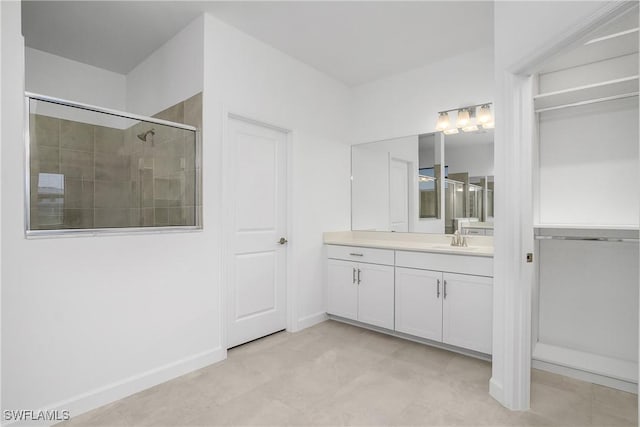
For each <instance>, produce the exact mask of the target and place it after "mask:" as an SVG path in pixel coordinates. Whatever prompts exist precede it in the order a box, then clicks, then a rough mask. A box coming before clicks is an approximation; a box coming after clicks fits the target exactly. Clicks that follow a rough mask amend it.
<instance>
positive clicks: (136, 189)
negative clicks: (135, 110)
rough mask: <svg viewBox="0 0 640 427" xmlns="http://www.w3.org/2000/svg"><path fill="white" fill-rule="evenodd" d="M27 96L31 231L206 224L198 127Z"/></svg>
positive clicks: (98, 229)
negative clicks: (202, 212)
mask: <svg viewBox="0 0 640 427" xmlns="http://www.w3.org/2000/svg"><path fill="white" fill-rule="evenodd" d="M25 99H26V108H27V110H28V119H29V120H28V128H27V129H25V133H26V203H27V207H26V208H27V209H26V219H25V220H26V232H27V235H31V234H34V235H37V234H58V233H70V232H90V233H95V232H100V231H111V232H113V231H132V230H136V229H137V230H145V231H149V230H153V229H158V230H165V229H167V228H174V229H190V228H191V229H196V228H200V212H199V208H200V206H201V203H200V200H198V198H199V197H198V194H199V182H198V176H199V175H198V174H199V168H200V163H199V162H200V160H199V157H200V156H199V154H198V131H197V129H196V128H195V127H193V126H188V125H185V124H182V123H173V122H169V121H165V120H160V119H155V118H152V117H143V116H138V115H134V114H129V113H123V112H118V111H114V110H109V109H105V108H100V107H95V106H89V105H85V104H79V103H75V102H70V101H64V100H59V99H55V98H51V97H47V96H42V95H35V94H26V96H25Z"/></svg>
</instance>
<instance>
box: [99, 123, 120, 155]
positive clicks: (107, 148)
mask: <svg viewBox="0 0 640 427" xmlns="http://www.w3.org/2000/svg"><path fill="white" fill-rule="evenodd" d="M94 132H95V133H94V140H95V151H96V152H99V153H116V154H120V155H123V154H127V153H126V149H125V144H124V131H122V130H120V129H114V128H109V127H105V126H96V127H95V131H94Z"/></svg>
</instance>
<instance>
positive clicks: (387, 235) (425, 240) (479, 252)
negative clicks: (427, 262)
mask: <svg viewBox="0 0 640 427" xmlns="http://www.w3.org/2000/svg"><path fill="white" fill-rule="evenodd" d="M466 238H467V244H468V247H457V246H451V235H450V234H448V235H447V234H426V233H393V232H388V231H333V232H326V233H324V243H325V244H327V245H340V246H360V247H367V248H380V249H394V250H400V251H414V252H435V253H442V254H456V255H472V256H482V257H493V237H491V236H466Z"/></svg>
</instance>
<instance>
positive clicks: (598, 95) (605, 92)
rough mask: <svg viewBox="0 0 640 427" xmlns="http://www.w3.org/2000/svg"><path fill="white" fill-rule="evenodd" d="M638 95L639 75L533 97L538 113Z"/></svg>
mask: <svg viewBox="0 0 640 427" xmlns="http://www.w3.org/2000/svg"><path fill="white" fill-rule="evenodd" d="M632 96H638V76H637V75H635V76H629V77H623V78H620V79H615V80H608V81H605V82H598V83H594V84H590V85H585V86H578V87H574V88H569V89H563V90H558V91H554V92H547V93H541V94H539V95H536V96H534V97H533V102H534V106H535V111H536V113H542V112H544V111H551V110H558V109H561V108H566V107H577V106H579V105H587V104H593V103H596V102H602V101H609V100H613V99H622V98H629V97H632Z"/></svg>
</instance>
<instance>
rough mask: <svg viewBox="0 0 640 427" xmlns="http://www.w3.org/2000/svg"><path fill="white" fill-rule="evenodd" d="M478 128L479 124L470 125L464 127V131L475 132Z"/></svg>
mask: <svg viewBox="0 0 640 427" xmlns="http://www.w3.org/2000/svg"><path fill="white" fill-rule="evenodd" d="M477 130H478V126H476V125H469V126H465V127H463V128H462V131H463V132H475V131H477Z"/></svg>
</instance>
